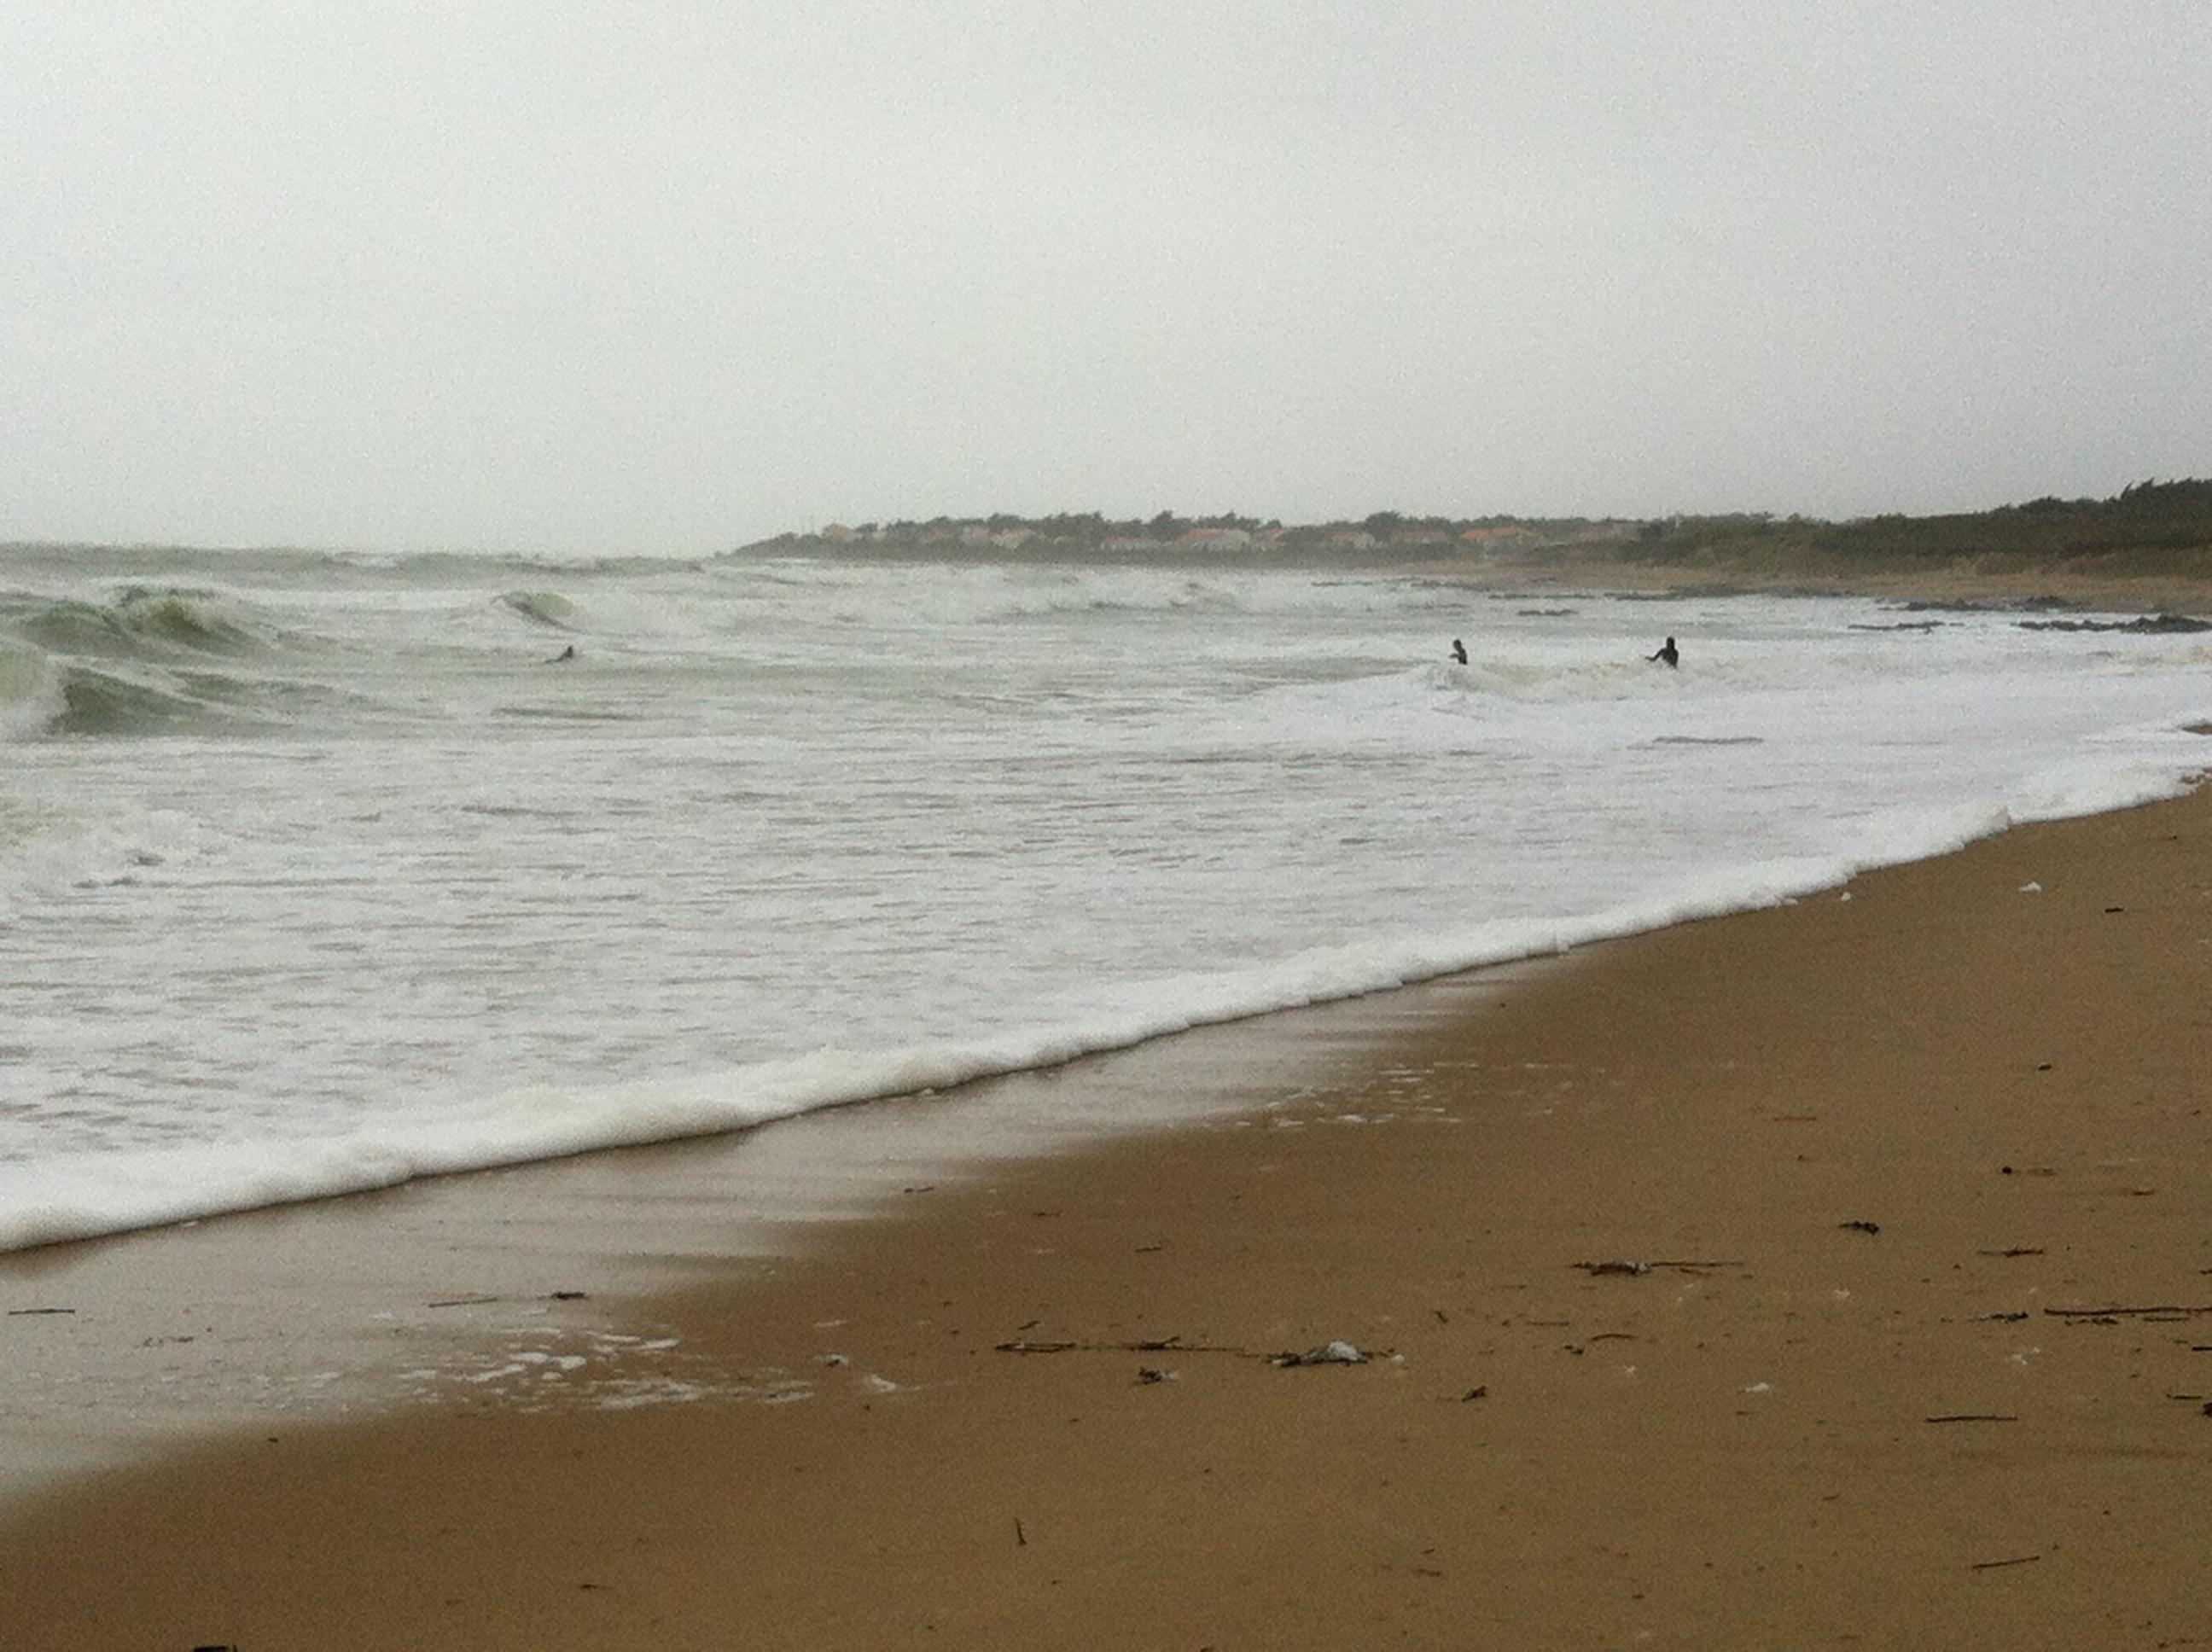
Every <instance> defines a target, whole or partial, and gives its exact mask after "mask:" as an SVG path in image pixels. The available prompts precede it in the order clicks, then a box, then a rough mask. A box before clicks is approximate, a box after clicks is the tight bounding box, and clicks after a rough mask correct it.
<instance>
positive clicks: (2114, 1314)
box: [2043, 1303, 2212, 1320]
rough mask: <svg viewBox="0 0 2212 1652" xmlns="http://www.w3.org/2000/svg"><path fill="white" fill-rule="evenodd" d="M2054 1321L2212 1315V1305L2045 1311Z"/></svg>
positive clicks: (2155, 1305)
mask: <svg viewBox="0 0 2212 1652" xmlns="http://www.w3.org/2000/svg"><path fill="white" fill-rule="evenodd" d="M2043 1311H2044V1312H2045V1313H2046V1314H2048V1315H2051V1317H2052V1318H2053V1319H2062V1320H2087V1319H2126V1318H2130V1317H2133V1316H2134V1315H2140V1314H2172V1315H2189V1314H2212V1303H2206V1304H2205V1305H2204V1306H2203V1307H2202V1308H2184V1307H2181V1306H2179V1304H2177V1303H2154V1304H2153V1305H2152V1306H2151V1307H2148V1308H2046V1309H2044V1310H2043Z"/></svg>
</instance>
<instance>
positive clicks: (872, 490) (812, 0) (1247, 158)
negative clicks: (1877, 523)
mask: <svg viewBox="0 0 2212 1652" xmlns="http://www.w3.org/2000/svg"><path fill="white" fill-rule="evenodd" d="M0 394H3V395H4V403H3V404H0V538H100V539H132V540H181V541H191V542H196V543H201V544H270V543H286V544H329V545H354V546H392V547H428V546H450V547H455V548H465V547H479V546H481V547H488V548H500V549H544V550H562V551H572V552H579V551H605V552H632V551H662V550H665V551H675V552H693V551H700V550H714V549H719V548H721V547H724V546H727V545H731V544H738V543H740V542H742V541H744V540H748V539H751V538H758V537H760V536H762V535H763V534H767V533H770V532H774V531H778V530H780V529H782V528H786V527H800V526H805V525H812V524H818V523H820V522H823V521H825V520H829V519H844V520H848V521H860V520H869V519H888V518H891V517H897V516H908V517H929V516H934V515H938V514H940V513H944V514H951V515H963V514H973V513H984V512H988V511H992V510H1011V511H1016V512H1021V513H1048V512H1051V511H1056V510H1087V509H1093V508H1096V509H1101V510H1104V511H1106V512H1107V513H1109V514H1144V515H1149V514H1151V513H1153V512H1155V511H1158V510H1161V509H1175V510H1178V511H1182V512H1184V513H1193V514H1196V513H1208V512H1214V511H1221V510H1231V509H1234V510H1238V511H1243V512H1246V513H1251V514H1255V515H1259V516H1262V517H1267V516H1279V517H1281V518H1283V519H1286V520H1311V519H1322V518H1325V517H1330V516H1337V515H1355V516H1357V515H1364V514H1365V513H1368V512H1370V511H1373V510H1378V509H1385V508H1389V509H1397V510H1403V511H1418V512H1428V511H1437V512H1443V513H1455V514H1456V513H1466V514H1475V513H1489V512H1493V511H1514V512H1520V513H1531V514H1536V513H1589V514H1599V513H1621V514H1629V515H1649V514H1656V513H1664V512H1668V511H1674V510H1678V509H1680V510H1702V509H1734V508H1754V509H1771V510H1777V511H1785V512H1786V511H1791V510H1803V511H1807V512H1809V513H1818V514H1824V515H1848V514H1857V513H1867V512H1873V511H1881V510H1893V509H1897V510H1907V511H1916V512H1917V511H1926V510H1939V509H1947V508H1966V507H1980V506H1984V505H1990V504H1997V503H2002V502H2004V501H2008V500H2016V499H2023V498H2027V497H2032V496H2034V495H2039V494H2045V493H2057V494H2061V495H2068V496H2072V495H2082V494H2099V495H2101V494H2106V493H2110V492H2112V491H2115V490H2116V489H2118V488H2119V487H2120V486H2121V485H2123V484H2124V483H2128V482H2130V481H2134V480H2140V479H2142V477H2148V476H2153V475H2157V476H2161V477H2171V476H2176V475H2205V474H2212V4H2207V3H2205V0H2170V3H2149V0H2094V3H2092V0H2075V3H2057V0H1989V3H1948V0H1917V3H1912V0H1894V3H1892V0H1862V3H1851V0H1822V3H1819V4H1814V3H1809V0H1808V3H1803V4H1799V3H1793V0H1741V3H1733V4H1726V3H1666V0H1650V3H1628V0H1621V3H1600V0H1588V3H1580V4H1575V3H1565V0H1559V3H1542V0H1527V3H1484V0H1449V3H1429V0H1408V3H1389V0H1366V3H1350V0H1346V3H1325V0H1247V3H1237V0H1231V3H1214V0H1197V3H1194V0H1172V3H1168V0H1163V3H1152V0H1088V3H1060V0H1030V3H1018V0H1000V3H994V0H939V3H933V4H926V3H918V0H917V3H906V4H896V3H849V0H803V3H802V0H793V3H785V0H725V3H707V0H697V3H684V0H633V3H628V4H623V3H616V0H605V3H586V0H479V3H470V0H420V3H404V0H349V3H345V4H330V3H319V0H298V3H282V0H263V3H249V0H188V3H124V0H12V3H9V4H8V5H6V6H5V7H0Z"/></svg>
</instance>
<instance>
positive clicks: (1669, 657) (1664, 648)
mask: <svg viewBox="0 0 2212 1652" xmlns="http://www.w3.org/2000/svg"><path fill="white" fill-rule="evenodd" d="M1648 658H1650V659H1663V660H1665V661H1666V662H1667V669H1668V671H1673V670H1674V669H1675V668H1676V667H1677V666H1679V665H1680V664H1681V663H1682V657H1681V655H1680V654H1679V653H1675V652H1674V638H1672V637H1668V639H1667V640H1666V641H1664V642H1662V643H1661V644H1660V645H1659V652H1658V653H1656V654H1652V655H1650V656H1648Z"/></svg>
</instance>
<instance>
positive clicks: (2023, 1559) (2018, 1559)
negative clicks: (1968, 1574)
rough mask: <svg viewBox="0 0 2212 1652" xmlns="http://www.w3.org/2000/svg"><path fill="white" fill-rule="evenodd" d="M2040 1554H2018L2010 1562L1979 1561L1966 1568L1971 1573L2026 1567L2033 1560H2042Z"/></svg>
mask: <svg viewBox="0 0 2212 1652" xmlns="http://www.w3.org/2000/svg"><path fill="white" fill-rule="evenodd" d="M2042 1558H2043V1557H2042V1556H2041V1555H2039V1554H2016V1555H2015V1556H2013V1558H2011V1559H2009V1560H1977V1561H1976V1562H1974V1564H1972V1565H1971V1566H1969V1567H1967V1568H1966V1570H1969V1571H1990V1570H1995V1569H1996V1567H1999V1566H2025V1565H2027V1564H2028V1563H2029V1562H2030V1561H2032V1560H2040V1559H2042Z"/></svg>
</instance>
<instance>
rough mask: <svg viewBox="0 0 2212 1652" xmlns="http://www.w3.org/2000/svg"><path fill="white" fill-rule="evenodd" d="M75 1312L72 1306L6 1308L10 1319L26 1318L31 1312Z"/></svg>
mask: <svg viewBox="0 0 2212 1652" xmlns="http://www.w3.org/2000/svg"><path fill="white" fill-rule="evenodd" d="M74 1313H76V1309H74V1308H11V1309H9V1310H8V1317H9V1319H11V1320H20V1319H28V1318H30V1317H31V1315H33V1314H74Z"/></svg>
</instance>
